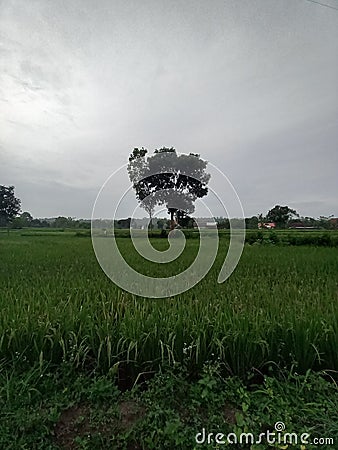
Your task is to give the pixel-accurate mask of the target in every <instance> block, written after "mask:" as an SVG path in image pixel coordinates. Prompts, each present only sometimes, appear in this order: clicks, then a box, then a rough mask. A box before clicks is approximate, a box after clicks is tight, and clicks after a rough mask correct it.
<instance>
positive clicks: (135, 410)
mask: <svg viewBox="0 0 338 450" xmlns="http://www.w3.org/2000/svg"><path fill="white" fill-rule="evenodd" d="M119 406H120V414H121V421H120V428H121V429H122V430H123V431H124V430H127V429H128V428H132V427H133V426H134V425H135V423H136V422H138V421H139V420H140V419H142V418H143V417H144V416H145V413H146V409H145V408H144V406H141V405H139V404H138V403H136V402H135V401H132V400H127V401H125V402H121V403H120V405H119Z"/></svg>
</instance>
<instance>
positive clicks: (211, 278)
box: [0, 231, 338, 377]
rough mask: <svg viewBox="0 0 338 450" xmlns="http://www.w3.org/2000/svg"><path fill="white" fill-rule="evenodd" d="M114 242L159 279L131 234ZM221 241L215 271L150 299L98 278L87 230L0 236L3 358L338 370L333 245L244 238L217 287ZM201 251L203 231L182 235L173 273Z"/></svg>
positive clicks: (336, 251)
mask: <svg viewBox="0 0 338 450" xmlns="http://www.w3.org/2000/svg"><path fill="white" fill-rule="evenodd" d="M152 242H153V244H154V246H155V247H157V248H158V249H161V248H162V249H164V248H166V245H167V242H166V240H160V239H153V241H152ZM118 244H119V247H120V249H121V252H122V253H124V254H125V255H128V258H129V260H130V262H131V263H132V264H133V267H134V268H135V270H138V271H140V272H143V273H147V274H152V275H153V276H163V271H164V270H165V269H164V268H163V267H159V266H158V265H156V264H152V263H149V264H146V265H145V264H144V261H142V259H141V258H140V257H137V255H136V254H135V253H133V248H132V243H131V241H130V240H129V239H126V238H122V237H121V238H118ZM227 245H228V240H227V239H226V238H221V240H220V250H219V253H218V256H217V259H216V262H215V264H214V266H213V268H212V269H211V271H210V272H209V274H208V275H207V276H206V277H205V279H204V280H203V281H201V282H200V283H199V284H198V285H197V286H195V287H194V288H193V289H191V290H189V291H187V292H185V293H184V294H182V295H178V296H176V297H174V298H163V299H147V298H140V297H136V296H133V295H131V294H129V293H126V292H124V291H122V290H120V289H119V288H118V287H116V286H115V285H114V284H113V283H112V282H111V281H110V280H109V279H108V278H107V277H106V276H105V274H104V273H103V272H102V270H101V268H100V267H99V265H98V263H97V261H96V259H95V256H94V253H93V250H92V244H91V240H90V239H89V238H81V237H79V236H76V233H74V232H69V233H67V232H64V233H62V232H56V233H55V232H53V233H23V232H20V231H18V232H14V231H12V232H11V233H10V234H9V235H7V233H0V302H1V308H0V360H3V361H8V362H11V361H13V362H14V361H15V362H16V363H17V364H19V365H22V367H23V368H24V367H26V366H29V365H31V364H35V363H37V362H38V363H40V364H41V365H42V364H43V363H44V362H51V363H55V364H60V363H61V362H67V363H69V364H71V365H72V366H74V367H76V368H83V369H85V370H90V371H97V372H102V373H106V372H107V371H109V370H113V371H114V370H116V369H117V368H118V367H120V366H121V365H123V366H124V367H126V368H127V369H128V370H129V372H130V374H132V376H134V377H135V376H137V374H138V373H140V372H145V371H151V370H155V369H156V368H158V366H159V365H161V364H165V365H173V364H174V363H175V362H184V363H185V364H186V365H187V366H188V367H189V368H190V370H195V369H198V368H201V367H202V366H203V364H204V363H205V362H206V361H213V360H215V361H220V362H222V363H223V364H224V367H225V368H226V370H227V372H228V373H229V374H231V375H239V376H242V375H245V374H246V373H247V372H248V371H249V370H251V369H252V368H256V369H258V370H260V371H262V372H265V371H267V370H275V369H276V370H277V371H279V370H284V369H286V370H293V371H296V372H297V373H305V372H306V371H307V370H308V369H313V370H323V369H324V370H329V371H330V370H332V371H333V370H338V352H337V349H338V306H337V305H338V248H336V247H316V246H287V245H273V244H271V245H255V244H254V245H249V244H246V245H245V249H244V252H243V256H242V258H241V261H240V263H239V265H238V267H237V268H236V270H235V272H234V274H233V275H232V276H231V277H230V279H228V280H227V281H226V282H225V283H224V284H218V283H217V276H218V272H219V270H220V268H221V265H222V263H223V259H224V257H225V254H226V251H227ZM197 250H198V239H188V240H187V248H186V251H185V252H184V253H183V255H182V256H181V257H180V260H179V262H178V263H177V265H176V266H175V265H173V266H171V267H170V268H169V272H170V274H172V273H175V271H179V270H181V269H182V268H184V267H186V266H188V265H189V264H190V262H191V261H192V259H193V258H194V255H196V252H197ZM169 272H168V274H169Z"/></svg>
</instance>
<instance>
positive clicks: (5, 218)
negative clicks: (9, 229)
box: [0, 185, 21, 226]
mask: <svg viewBox="0 0 338 450" xmlns="http://www.w3.org/2000/svg"><path fill="white" fill-rule="evenodd" d="M20 208H21V201H20V200H19V199H18V198H17V197H15V194H14V186H3V185H0V226H7V225H8V224H9V223H10V222H11V221H12V220H13V219H14V217H16V216H17V214H18V213H19V212H20Z"/></svg>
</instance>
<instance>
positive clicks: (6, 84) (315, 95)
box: [0, 0, 338, 218]
mask: <svg viewBox="0 0 338 450" xmlns="http://www.w3.org/2000/svg"><path fill="white" fill-rule="evenodd" d="M325 1H326V0H325ZM325 1H324V0H323V2H324V3H325ZM326 3H327V4H328V5H332V6H335V7H337V8H338V1H337V0H328V1H326ZM337 56H338V11H337V10H335V9H331V8H326V7H324V6H321V5H318V4H315V3H312V2H309V1H307V0H222V1H216V0H213V1H205V0H203V1H197V0H193V1H192V0H190V1H189V0H180V1H173V0H170V1H169V0H166V1H159V0H153V1H151V0H148V1H147V0H145V1H142V2H141V1H136V0H135V1H132V0H123V1H118V0H107V1H104V0H100V1H85V0H79V1H76V0H71V1H70V0H65V1H62V0H57V1H56V0H41V1H39V0H30V1H27V0H0V184H5V185H14V186H15V188H16V194H17V196H18V197H19V198H21V200H22V209H23V210H26V211H30V212H31V213H32V215H33V216H34V217H48V216H56V215H65V216H76V217H83V218H88V217H90V216H91V212H92V207H93V203H94V200H95V198H96V195H97V193H98V191H99V189H100V187H101V186H102V184H103V183H104V181H105V180H106V178H107V177H108V176H109V175H110V174H111V173H112V172H114V171H115V170H117V169H118V168H119V167H120V166H121V165H123V164H124V163H126V162H127V160H128V155H129V153H130V152H131V151H132V149H133V148H134V147H141V146H144V147H146V148H148V149H149V150H150V151H151V152H152V151H153V150H154V149H155V148H159V147H161V146H169V147H170V146H174V147H175V148H176V149H177V150H178V151H179V152H182V153H189V152H195V153H200V155H201V157H203V158H204V159H206V160H208V161H210V162H211V163H213V164H214V165H216V166H217V167H218V168H219V169H220V170H222V171H223V172H224V173H225V174H226V175H227V176H228V177H229V179H230V181H231V182H232V184H233V185H234V187H235V189H236V191H237V193H238V195H239V197H240V199H241V201H242V204H243V207H244V212H245V215H246V216H251V215H253V214H258V213H260V212H263V213H266V212H267V211H268V209H270V208H272V207H273V206H274V205H275V204H282V205H289V206H290V207H292V208H295V209H296V210H297V211H298V212H299V213H300V214H301V215H310V216H315V217H318V216H319V215H329V214H334V215H335V216H336V217H337V216H338V198H337V192H338V177H337V169H338V151H337V150H338V148H337V144H338V128H337V124H338V86H337V84H338V83H337V81H338V57H337ZM120 176H122V175H120ZM123 176H125V177H127V173H125V175H123ZM118 181H119V180H118V179H117V182H118ZM217 190H219V191H222V184H220V185H219V186H217ZM144 215H146V214H144ZM215 215H217V211H215Z"/></svg>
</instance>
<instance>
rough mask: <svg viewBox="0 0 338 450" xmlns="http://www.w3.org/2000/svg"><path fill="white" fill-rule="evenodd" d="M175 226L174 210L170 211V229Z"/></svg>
mask: <svg viewBox="0 0 338 450" xmlns="http://www.w3.org/2000/svg"><path fill="white" fill-rule="evenodd" d="M174 228H175V219H174V211H170V230H173V229H174Z"/></svg>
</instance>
